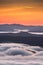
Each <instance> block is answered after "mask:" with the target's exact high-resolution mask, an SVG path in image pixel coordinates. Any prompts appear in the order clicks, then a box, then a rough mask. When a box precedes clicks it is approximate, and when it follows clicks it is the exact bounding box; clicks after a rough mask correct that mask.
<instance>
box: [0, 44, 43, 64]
mask: <svg viewBox="0 0 43 65" xmlns="http://www.w3.org/2000/svg"><path fill="white" fill-rule="evenodd" d="M0 65H43V48H41V47H39V46H30V45H27V44H23V43H20V44H19V43H0Z"/></svg>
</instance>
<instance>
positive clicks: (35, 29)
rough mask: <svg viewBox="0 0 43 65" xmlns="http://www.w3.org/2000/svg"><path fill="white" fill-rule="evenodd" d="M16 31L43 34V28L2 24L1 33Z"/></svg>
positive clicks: (0, 26)
mask: <svg viewBox="0 0 43 65" xmlns="http://www.w3.org/2000/svg"><path fill="white" fill-rule="evenodd" d="M14 29H20V30H24V29H28V30H29V31H30V32H43V26H24V25H20V24H2V25H0V31H2V32H3V31H10V32H13V31H14Z"/></svg>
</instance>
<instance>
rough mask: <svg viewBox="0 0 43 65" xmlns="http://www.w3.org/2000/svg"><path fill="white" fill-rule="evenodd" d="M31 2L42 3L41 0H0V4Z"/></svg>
mask: <svg viewBox="0 0 43 65" xmlns="http://www.w3.org/2000/svg"><path fill="white" fill-rule="evenodd" d="M30 3H31V4H33V3H38V4H43V0H0V5H8V4H14V5H15V4H16V5H17V4H25V5H26V4H27V5H29V4H30Z"/></svg>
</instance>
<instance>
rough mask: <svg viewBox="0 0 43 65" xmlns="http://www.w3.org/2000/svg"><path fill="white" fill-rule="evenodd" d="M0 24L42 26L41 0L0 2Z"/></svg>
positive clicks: (2, 0) (42, 2)
mask: <svg viewBox="0 0 43 65" xmlns="http://www.w3.org/2000/svg"><path fill="white" fill-rule="evenodd" d="M0 24H23V25H42V26H43V0H0Z"/></svg>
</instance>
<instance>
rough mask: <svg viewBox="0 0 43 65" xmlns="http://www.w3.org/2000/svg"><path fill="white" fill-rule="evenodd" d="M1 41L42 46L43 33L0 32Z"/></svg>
mask: <svg viewBox="0 0 43 65" xmlns="http://www.w3.org/2000/svg"><path fill="white" fill-rule="evenodd" d="M3 42H4V43H6V42H13V43H24V44H29V45H32V46H41V47H43V35H35V34H30V33H27V32H20V33H0V43H3Z"/></svg>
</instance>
